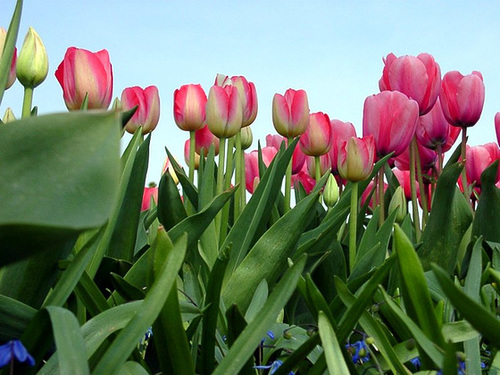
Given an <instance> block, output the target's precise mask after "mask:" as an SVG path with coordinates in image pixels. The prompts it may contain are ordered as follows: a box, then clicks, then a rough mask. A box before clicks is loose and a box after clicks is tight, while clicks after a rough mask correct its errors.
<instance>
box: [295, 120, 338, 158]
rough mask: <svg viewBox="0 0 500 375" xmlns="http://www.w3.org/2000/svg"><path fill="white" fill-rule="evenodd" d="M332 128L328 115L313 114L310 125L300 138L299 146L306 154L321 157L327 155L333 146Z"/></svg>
mask: <svg viewBox="0 0 500 375" xmlns="http://www.w3.org/2000/svg"><path fill="white" fill-rule="evenodd" d="M332 138H333V135H332V127H331V125H330V118H329V117H328V115H327V114H326V113H323V112H317V113H311V115H310V116H309V125H308V126H307V128H306V131H305V132H304V134H302V135H301V136H300V140H299V146H300V148H301V149H302V151H303V152H304V154H306V155H309V156H321V155H324V154H326V153H327V152H328V151H329V150H330V147H331V145H332Z"/></svg>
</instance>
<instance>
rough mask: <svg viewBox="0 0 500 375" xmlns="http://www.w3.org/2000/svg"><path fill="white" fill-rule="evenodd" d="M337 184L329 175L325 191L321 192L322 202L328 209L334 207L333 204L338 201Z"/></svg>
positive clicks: (338, 191) (331, 175)
mask: <svg viewBox="0 0 500 375" xmlns="http://www.w3.org/2000/svg"><path fill="white" fill-rule="evenodd" d="M339 194H340V190H339V184H338V183H337V180H336V179H335V177H334V176H333V174H330V175H329V176H328V180H327V181H326V185H325V189H324V190H323V200H324V201H325V204H326V205H327V206H328V207H333V206H335V203H337V201H338V200H339Z"/></svg>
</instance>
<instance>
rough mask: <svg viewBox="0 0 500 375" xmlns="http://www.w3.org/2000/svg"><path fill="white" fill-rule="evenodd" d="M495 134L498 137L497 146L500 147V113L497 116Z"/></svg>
mask: <svg viewBox="0 0 500 375" xmlns="http://www.w3.org/2000/svg"><path fill="white" fill-rule="evenodd" d="M495 133H496V135H497V144H498V145H499V146H500V112H497V113H496V115H495Z"/></svg>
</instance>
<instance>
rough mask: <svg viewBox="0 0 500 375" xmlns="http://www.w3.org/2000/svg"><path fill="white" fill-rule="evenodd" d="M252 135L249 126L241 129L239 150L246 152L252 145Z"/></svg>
mask: <svg viewBox="0 0 500 375" xmlns="http://www.w3.org/2000/svg"><path fill="white" fill-rule="evenodd" d="M252 142H253V135H252V130H251V129H250V126H245V127H244V128H241V149H242V150H246V149H247V148H249V147H250V146H251V145H252Z"/></svg>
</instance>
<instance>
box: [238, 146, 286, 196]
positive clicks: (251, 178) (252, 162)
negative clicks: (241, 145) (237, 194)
mask: <svg viewBox="0 0 500 375" xmlns="http://www.w3.org/2000/svg"><path fill="white" fill-rule="evenodd" d="M277 153H278V152H277V151H276V149H275V148H274V147H263V148H262V149H261V155H262V162H263V163H264V165H265V166H266V167H268V166H269V164H271V162H272V160H273V159H274V157H275V156H276V154H277ZM259 176H260V174H259V151H257V150H254V151H252V152H250V153H245V185H246V188H247V190H248V191H249V192H250V193H252V194H253V192H254V190H255V188H256V187H257V184H258V182H259V181H260V178H259Z"/></svg>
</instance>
